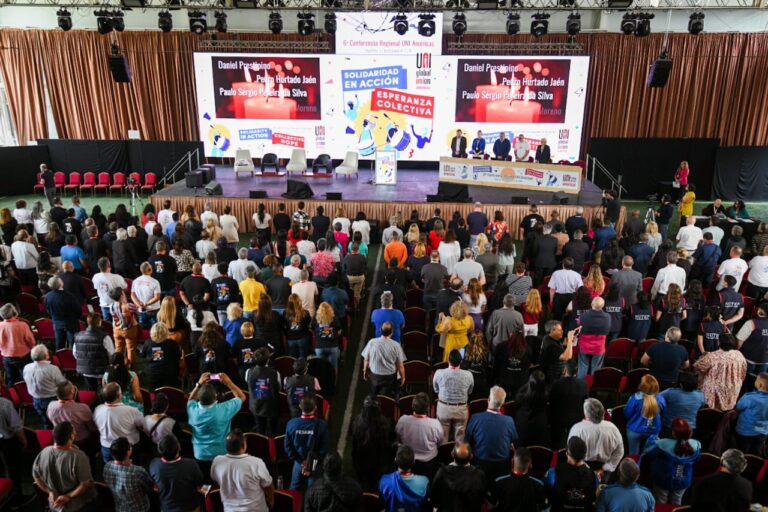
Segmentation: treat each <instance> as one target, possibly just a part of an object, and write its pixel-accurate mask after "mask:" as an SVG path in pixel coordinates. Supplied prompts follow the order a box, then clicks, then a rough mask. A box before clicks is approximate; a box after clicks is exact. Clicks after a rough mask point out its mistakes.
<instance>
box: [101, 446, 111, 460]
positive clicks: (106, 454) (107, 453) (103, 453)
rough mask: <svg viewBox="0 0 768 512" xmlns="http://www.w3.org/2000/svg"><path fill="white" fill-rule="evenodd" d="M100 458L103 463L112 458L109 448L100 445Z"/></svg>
mask: <svg viewBox="0 0 768 512" xmlns="http://www.w3.org/2000/svg"><path fill="white" fill-rule="evenodd" d="M101 460H102V461H103V462H104V464H106V463H107V462H109V461H111V460H112V453H111V452H110V451H109V448H105V447H103V446H102V447H101Z"/></svg>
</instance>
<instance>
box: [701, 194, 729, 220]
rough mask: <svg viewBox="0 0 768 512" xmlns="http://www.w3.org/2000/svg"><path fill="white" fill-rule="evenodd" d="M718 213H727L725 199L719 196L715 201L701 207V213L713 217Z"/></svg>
mask: <svg viewBox="0 0 768 512" xmlns="http://www.w3.org/2000/svg"><path fill="white" fill-rule="evenodd" d="M718 213H722V214H723V215H725V206H723V200H722V199H720V198H719V197H718V198H716V199H715V200H714V202H712V203H710V204H708V205H707V206H705V207H704V208H702V209H701V215H703V216H707V217H712V216H713V215H717V214H718Z"/></svg>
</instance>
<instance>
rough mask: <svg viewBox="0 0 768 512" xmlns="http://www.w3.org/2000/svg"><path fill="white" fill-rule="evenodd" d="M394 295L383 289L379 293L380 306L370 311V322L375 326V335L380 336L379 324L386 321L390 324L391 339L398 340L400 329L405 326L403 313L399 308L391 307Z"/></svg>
mask: <svg viewBox="0 0 768 512" xmlns="http://www.w3.org/2000/svg"><path fill="white" fill-rule="evenodd" d="M393 302H394V297H393V295H392V293H391V292H389V291H385V292H384V293H382V294H381V308H379V309H375V310H373V313H371V322H372V323H373V325H374V327H376V337H377V338H380V337H381V326H382V325H384V324H385V323H386V322H390V323H391V324H392V339H393V340H395V341H397V342H398V343H399V342H400V331H401V328H402V327H404V326H405V315H403V312H402V311H400V310H399V309H394V308H393V307H392V305H393Z"/></svg>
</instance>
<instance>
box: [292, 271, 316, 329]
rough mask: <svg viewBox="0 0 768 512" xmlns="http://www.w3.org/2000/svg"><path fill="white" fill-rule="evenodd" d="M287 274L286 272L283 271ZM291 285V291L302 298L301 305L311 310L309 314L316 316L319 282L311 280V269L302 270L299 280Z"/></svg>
mask: <svg viewBox="0 0 768 512" xmlns="http://www.w3.org/2000/svg"><path fill="white" fill-rule="evenodd" d="M283 274H285V272H283ZM291 283H293V284H292V285H291V293H295V294H296V295H298V296H299V298H300V299H301V307H303V308H304V309H306V310H307V311H308V312H309V316H311V317H312V318H314V317H315V302H316V299H317V294H318V292H317V283H315V282H314V281H310V280H309V271H308V270H302V271H301V274H300V279H299V282H298V283H297V282H294V281H291Z"/></svg>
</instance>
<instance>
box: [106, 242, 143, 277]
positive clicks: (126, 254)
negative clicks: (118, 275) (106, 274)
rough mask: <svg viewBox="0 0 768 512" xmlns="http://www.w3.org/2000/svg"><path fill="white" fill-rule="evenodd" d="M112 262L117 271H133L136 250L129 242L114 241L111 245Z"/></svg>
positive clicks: (136, 261) (135, 261)
mask: <svg viewBox="0 0 768 512" xmlns="http://www.w3.org/2000/svg"><path fill="white" fill-rule="evenodd" d="M112 262H113V265H114V267H115V270H117V271H120V272H122V271H124V270H128V269H133V267H134V266H135V265H136V264H137V263H138V259H137V257H136V250H135V249H134V247H133V244H132V243H131V241H130V240H127V239H126V240H115V241H114V242H113V243H112Z"/></svg>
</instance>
